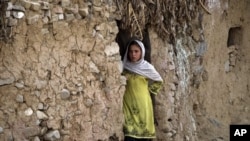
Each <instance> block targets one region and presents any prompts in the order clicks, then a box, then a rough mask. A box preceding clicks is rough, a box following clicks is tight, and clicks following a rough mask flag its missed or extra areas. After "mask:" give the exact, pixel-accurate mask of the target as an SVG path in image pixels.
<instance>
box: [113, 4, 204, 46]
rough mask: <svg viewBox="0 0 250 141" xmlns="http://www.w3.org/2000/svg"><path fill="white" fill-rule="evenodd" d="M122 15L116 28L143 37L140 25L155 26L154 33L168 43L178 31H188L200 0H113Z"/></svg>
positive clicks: (143, 27) (142, 28) (171, 41)
mask: <svg viewBox="0 0 250 141" xmlns="http://www.w3.org/2000/svg"><path fill="white" fill-rule="evenodd" d="M116 2H117V6H118V8H119V11H120V12H121V13H122V19H121V20H120V21H119V23H120V24H119V25H118V26H119V28H120V29H123V30H127V31H128V32H130V34H131V36H136V37H138V38H140V39H142V38H143V31H144V29H146V28H148V27H149V26H151V27H153V28H155V30H156V31H157V33H158V35H159V36H160V37H161V38H162V39H165V40H168V41H169V42H170V43H173V42H174V40H175V39H176V38H177V37H178V35H181V34H183V33H184V34H185V33H188V34H191V32H192V28H193V27H192V21H193V20H194V19H196V18H197V17H198V16H197V15H198V12H199V7H200V6H202V7H203V8H204V5H203V3H204V2H205V0H204V1H203V2H202V1H201V0H116Z"/></svg>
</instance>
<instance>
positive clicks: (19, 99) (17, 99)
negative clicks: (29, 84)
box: [16, 94, 23, 103]
mask: <svg viewBox="0 0 250 141" xmlns="http://www.w3.org/2000/svg"><path fill="white" fill-rule="evenodd" d="M16 101H17V102H19V103H23V95H20V94H18V95H17V97H16Z"/></svg>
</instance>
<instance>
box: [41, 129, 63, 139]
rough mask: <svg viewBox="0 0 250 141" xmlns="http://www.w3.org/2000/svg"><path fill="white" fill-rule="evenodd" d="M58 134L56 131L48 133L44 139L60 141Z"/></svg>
mask: <svg viewBox="0 0 250 141" xmlns="http://www.w3.org/2000/svg"><path fill="white" fill-rule="evenodd" d="M60 138H61V136H60V132H59V131H58V130H54V131H50V132H48V133H47V134H45V135H44V139H45V140H48V141H55V140H58V139H60Z"/></svg>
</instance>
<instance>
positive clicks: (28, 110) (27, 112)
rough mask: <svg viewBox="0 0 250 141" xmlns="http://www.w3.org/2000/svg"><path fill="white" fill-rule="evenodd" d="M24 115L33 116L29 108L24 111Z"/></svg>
mask: <svg viewBox="0 0 250 141" xmlns="http://www.w3.org/2000/svg"><path fill="white" fill-rule="evenodd" d="M24 114H25V115H26V116H31V115H32V114H33V110H32V109H31V108H28V109H26V110H25V111H24Z"/></svg>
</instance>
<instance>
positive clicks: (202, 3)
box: [199, 0, 211, 15]
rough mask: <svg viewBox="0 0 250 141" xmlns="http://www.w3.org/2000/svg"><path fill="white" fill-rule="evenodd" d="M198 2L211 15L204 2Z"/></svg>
mask: <svg viewBox="0 0 250 141" xmlns="http://www.w3.org/2000/svg"><path fill="white" fill-rule="evenodd" d="M199 3H200V5H201V7H202V8H203V9H204V10H205V11H206V12H207V13H208V14H209V15H211V12H209V11H208V9H207V8H206V7H205V6H204V4H203V3H202V2H201V0H199Z"/></svg>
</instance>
